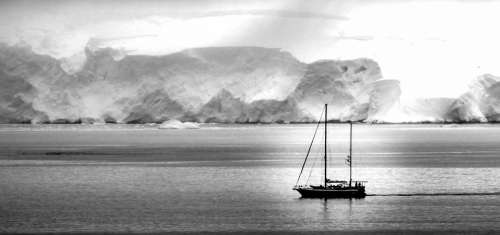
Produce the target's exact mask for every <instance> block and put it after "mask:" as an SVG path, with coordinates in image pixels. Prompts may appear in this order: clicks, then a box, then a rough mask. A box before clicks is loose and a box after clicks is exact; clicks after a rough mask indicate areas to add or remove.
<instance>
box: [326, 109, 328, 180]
mask: <svg viewBox="0 0 500 235" xmlns="http://www.w3.org/2000/svg"><path fill="white" fill-rule="evenodd" d="M327 112H328V104H325V189H326V183H327V182H326V181H327V178H326V161H327V160H326V152H327V147H326V123H327V121H328V119H327Z"/></svg>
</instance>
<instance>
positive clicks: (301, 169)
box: [295, 109, 325, 186]
mask: <svg viewBox="0 0 500 235" xmlns="http://www.w3.org/2000/svg"><path fill="white" fill-rule="evenodd" d="M323 112H325V110H324V109H323V111H322V112H321V115H320V116H319V120H318V124H316V130H314V135H313V138H312V140H311V144H310V145H309V149H308V150H307V154H306V159H304V163H302V168H300V173H299V177H298V178H297V182H295V186H297V184H298V183H299V180H300V176H301V175H302V172H303V171H304V166H305V165H306V162H307V158H308V157H309V153H310V152H311V147H312V144H313V143H314V138H315V137H316V133H317V132H318V128H319V124H320V123H321V117H322V116H323Z"/></svg>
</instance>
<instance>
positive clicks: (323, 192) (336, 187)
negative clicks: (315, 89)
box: [293, 104, 366, 198]
mask: <svg viewBox="0 0 500 235" xmlns="http://www.w3.org/2000/svg"><path fill="white" fill-rule="evenodd" d="M327 113H328V104H325V108H324V114H325V117H324V128H325V139H324V141H325V142H324V147H325V149H324V177H323V182H322V184H318V185H298V183H299V180H300V177H301V175H302V172H303V171H304V166H305V165H306V162H307V160H308V157H309V154H310V152H311V147H312V145H313V143H314V138H315V136H316V133H317V130H318V128H319V126H320V124H321V118H320V120H319V121H318V124H317V126H316V131H315V132H314V136H313V139H312V141H311V144H310V145H309V149H308V151H307V154H306V158H305V159H304V163H303V164H302V168H301V170H300V174H299V177H298V179H297V183H296V184H295V186H294V187H293V190H296V191H297V192H299V193H300V195H302V197H303V198H363V197H365V196H366V193H365V183H366V181H355V180H352V122H349V127H350V132H349V155H348V156H347V159H346V162H347V165H348V166H349V180H348V181H347V180H330V179H328V177H327V173H328V170H327V160H328V156H327V152H328V151H327V144H328V141H327V123H328V121H327V120H328V118H327V116H328V114H327Z"/></svg>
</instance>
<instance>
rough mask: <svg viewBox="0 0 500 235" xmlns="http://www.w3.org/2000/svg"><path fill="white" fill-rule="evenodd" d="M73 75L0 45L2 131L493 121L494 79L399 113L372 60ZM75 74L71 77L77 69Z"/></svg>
mask: <svg viewBox="0 0 500 235" xmlns="http://www.w3.org/2000/svg"><path fill="white" fill-rule="evenodd" d="M84 56H85V58H86V60H85V63H84V64H83V65H82V66H78V67H75V66H73V67H72V66H70V65H68V63H69V62H68V61H67V60H64V59H62V60H58V59H55V58H52V57H50V56H47V55H40V54H36V53H34V52H33V51H32V50H31V48H29V47H28V46H8V45H5V44H0V92H1V93H0V95H1V96H0V122H1V123H19V122H36V123H39V122H51V123H75V122H76V123H78V122H89V123H92V122H124V123H151V122H156V123H162V122H164V121H167V120H173V119H176V120H181V121H189V122H224V123H234V122H238V123H254V122H265V123H269V122H278V123H288V122H309V121H314V120H316V119H317V118H318V115H319V113H320V112H321V108H322V104H323V103H329V104H330V106H331V109H330V110H331V112H330V115H329V117H330V118H331V119H335V120H341V121H346V120H364V121H369V122H401V121H403V122H404V121H457V122H461V121H464V122H468V121H499V120H500V116H499V113H500V104H499V103H500V85H499V83H498V82H499V81H500V80H499V79H498V78H497V77H494V76H491V75H484V76H482V77H480V78H478V79H477V81H476V82H475V83H474V84H473V85H472V86H471V90H470V92H468V93H467V94H464V95H463V96H461V97H458V98H456V99H429V100H420V101H416V102H415V104H411V105H402V104H400V103H399V97H400V95H401V89H400V87H399V82H398V81H397V80H386V79H383V76H382V72H381V69H380V67H379V66H378V64H377V63H376V62H375V61H373V60H370V59H363V58H362V59H355V60H321V61H317V62H313V63H310V64H306V63H303V62H301V61H299V60H297V59H296V58H295V57H293V56H292V55H291V54H290V53H288V52H285V51H282V50H280V49H274V48H259V47H220V48H193V49H188V50H183V51H180V52H178V53H173V54H168V55H163V56H147V55H126V54H125V53H124V52H122V51H119V50H114V49H111V48H101V49H96V48H92V47H88V48H86V50H85V55H84ZM75 68H77V69H75Z"/></svg>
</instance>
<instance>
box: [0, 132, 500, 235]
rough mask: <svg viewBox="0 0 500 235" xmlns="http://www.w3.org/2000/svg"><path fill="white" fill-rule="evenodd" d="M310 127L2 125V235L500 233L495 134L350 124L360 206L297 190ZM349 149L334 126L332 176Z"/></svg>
mask: <svg viewBox="0 0 500 235" xmlns="http://www.w3.org/2000/svg"><path fill="white" fill-rule="evenodd" d="M314 127H315V126H314V125H203V126H202V128H201V129H195V130H160V129H157V128H156V127H154V126H142V125H137V126H133V125H102V126H92V125H40V126H30V125H3V126H0V232H4V233H11V232H26V233H45V232H55V233H57V232H61V233H63V232H89V233H93V232H151V233H155V232H201V233H203V232H239V231H253V232H259V231H296V232H301V231H305V232H315V231H355V232H356V231H357V232H359V231H367V232H370V231H389V232H390V231H421V232H423V231H427V232H437V233H440V232H445V231H447V232H450V231H451V232H454V231H468V232H493V231H500V180H499V179H500V126H498V125H355V126H354V139H353V149H354V153H353V163H354V167H355V168H354V170H353V171H354V176H355V178H356V179H358V180H367V181H368V183H367V193H368V194H369V196H367V197H366V198H364V199H357V200H348V199H329V200H321V199H301V198H300V196H299V194H298V193H297V192H295V191H292V187H293V186H294V185H295V182H296V180H297V176H298V174H299V171H300V166H301V164H302V161H303V160H304V157H305V152H306V151H307V147H308V143H309V141H310V140H311V137H312V134H313V132H314ZM348 147H349V146H348V126H347V125H342V124H334V125H331V126H330V129H329V156H330V158H329V166H330V168H329V172H328V174H329V175H330V176H329V178H331V179H342V178H345V177H346V176H347V174H348V170H347V168H346V167H345V164H344V163H345V159H344V158H345V156H346V155H347V152H348ZM312 151H313V154H312V155H311V160H310V161H309V162H308V164H306V170H305V172H306V173H305V174H304V175H303V177H302V179H301V181H300V183H302V184H304V183H308V184H313V183H318V182H320V180H321V177H322V176H321V171H320V170H319V168H317V167H319V166H321V157H320V155H321V153H320V151H321V146H318V147H313V150H312ZM306 181H307V182H306Z"/></svg>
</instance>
